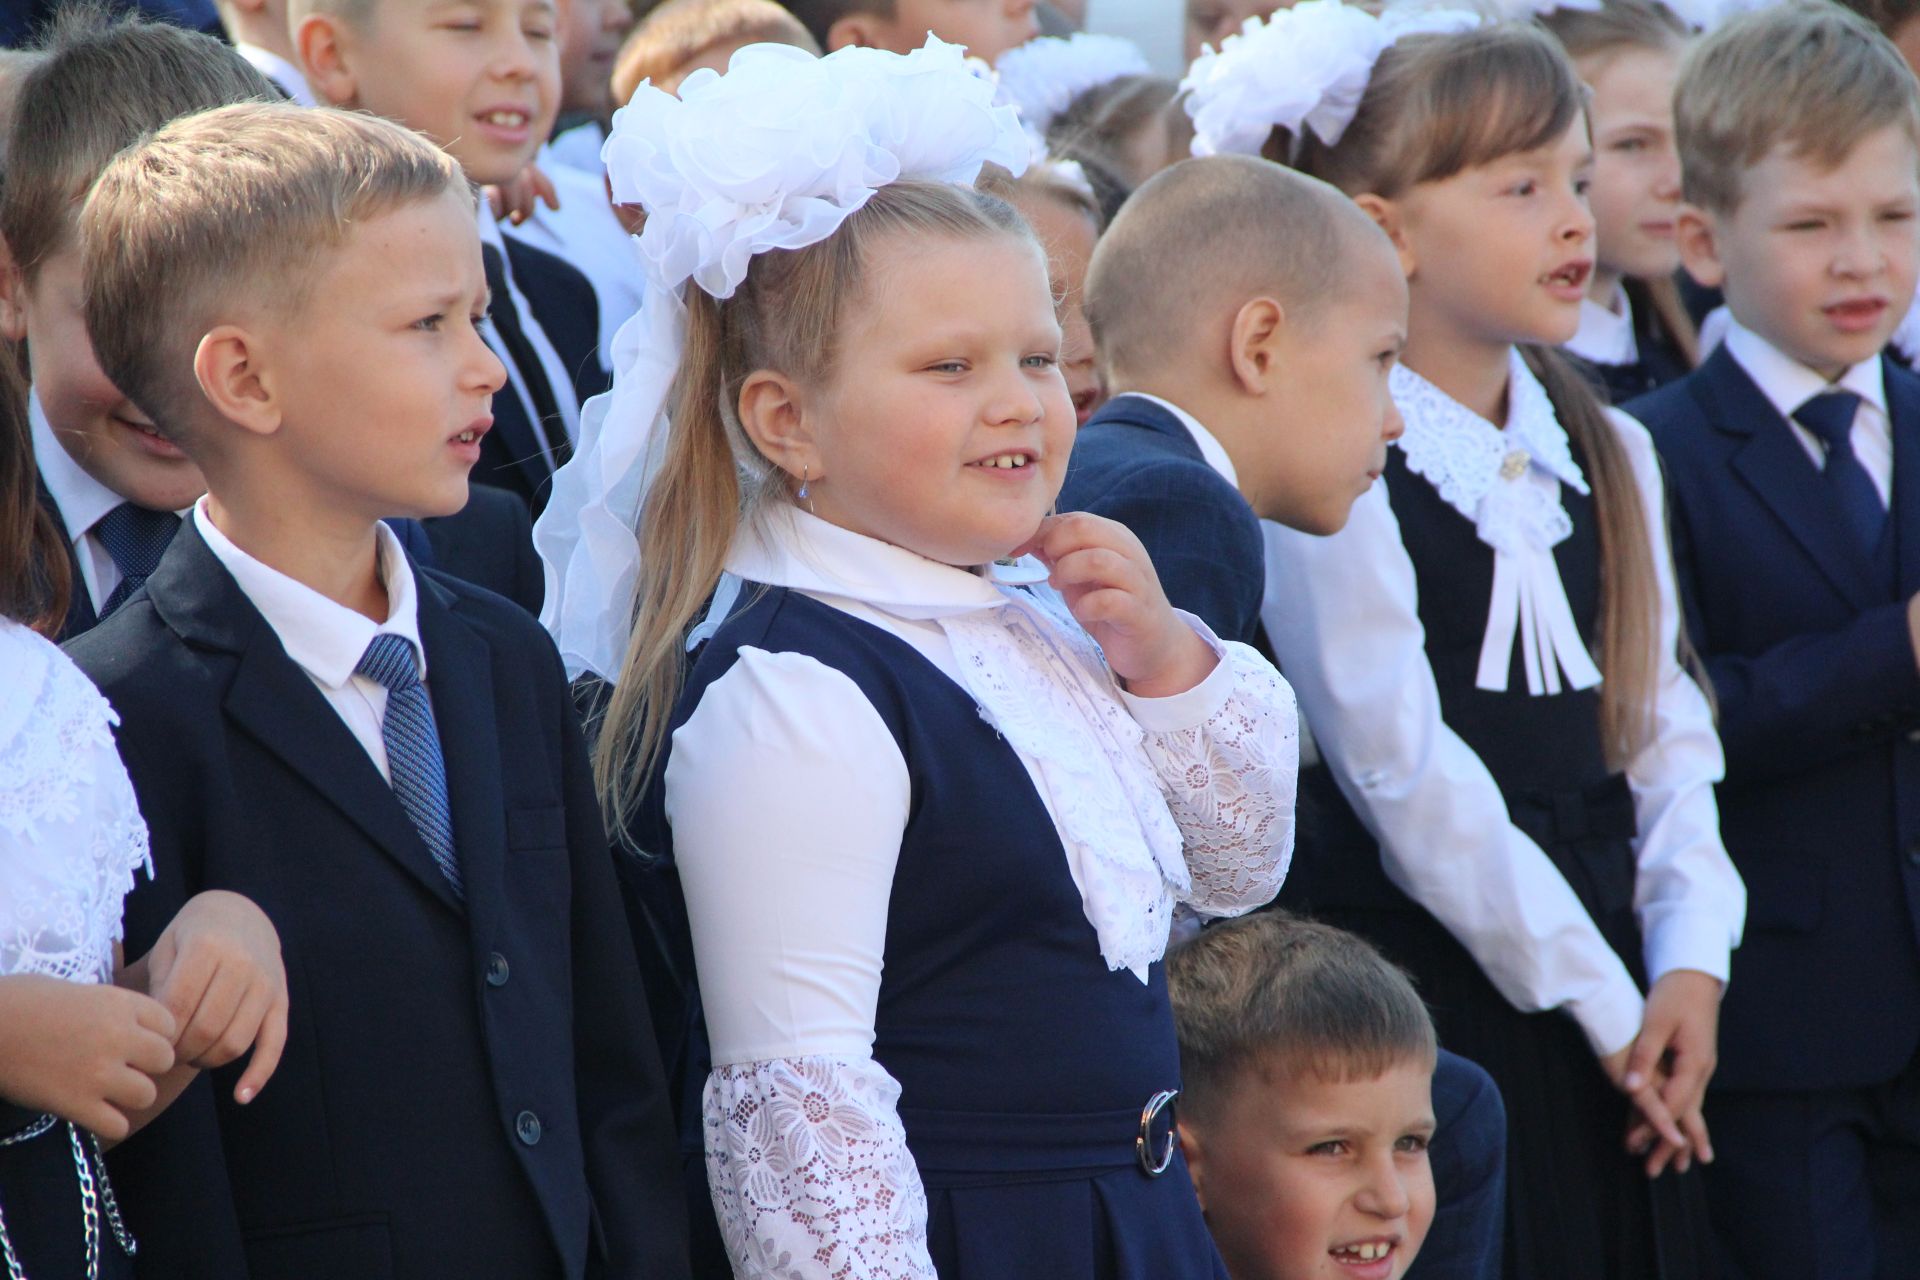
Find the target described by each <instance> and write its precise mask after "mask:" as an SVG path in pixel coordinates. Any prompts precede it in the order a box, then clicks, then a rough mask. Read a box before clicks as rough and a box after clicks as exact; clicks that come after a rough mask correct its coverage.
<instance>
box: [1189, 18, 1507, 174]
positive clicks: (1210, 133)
mask: <svg viewBox="0 0 1920 1280" xmlns="http://www.w3.org/2000/svg"><path fill="white" fill-rule="evenodd" d="M1480 23H1481V17H1480V15H1479V14H1477V13H1472V12H1468V11H1466V10H1463V9H1426V8H1418V7H1409V8H1403V9H1389V10H1388V11H1387V13H1386V14H1385V15H1384V16H1382V17H1378V18H1376V17H1375V16H1374V15H1372V14H1370V13H1368V12H1367V11H1366V10H1365V9H1361V8H1358V7H1356V6H1354V5H1350V4H1345V3H1342V0H1301V2H1300V3H1299V4H1297V5H1295V6H1294V7H1293V8H1291V9H1281V10H1279V11H1277V12H1276V13H1274V14H1273V16H1271V17H1269V18H1267V19H1265V20H1262V19H1260V18H1248V19H1247V21H1246V24H1245V25H1244V26H1242V27H1241V28H1240V30H1239V32H1238V33H1237V34H1235V35H1231V36H1228V37H1227V38H1226V40H1225V41H1223V42H1222V43H1221V46H1220V48H1219V50H1218V51H1215V50H1214V49H1212V48H1210V47H1209V48H1207V49H1204V50H1202V51H1201V54H1200V56H1199V57H1198V58H1196V59H1194V62H1193V66H1192V68H1191V69H1190V70H1189V71H1188V72H1187V78H1186V79H1185V80H1183V81H1181V82H1180V88H1181V91H1182V92H1184V93H1185V94H1186V96H1187V114H1188V115H1189V116H1191V117H1193V129H1194V132H1193V154H1194V155H1196V156H1211V155H1258V154H1260V149H1261V148H1262V147H1263V146H1264V145H1265V144H1266V141H1267V137H1268V135H1270V134H1271V133H1272V132H1273V131H1274V129H1276V128H1284V129H1286V130H1287V131H1288V132H1289V133H1291V134H1293V135H1294V136H1295V137H1296V138H1298V137H1299V136H1300V135H1301V131H1302V130H1303V129H1311V130H1313V133H1314V136H1316V137H1318V138H1319V139H1320V141H1322V142H1324V143H1326V144H1327V145H1328V146H1334V145H1335V144H1337V143H1338V142H1339V141H1340V137H1341V135H1342V134H1344V133H1345V132H1346V131H1347V126H1348V125H1350V124H1352V123H1353V117H1354V114H1355V113H1356V112H1357V111H1359V110H1360V100H1361V98H1362V97H1364V96H1365V94H1366V92H1367V82H1368V81H1369V80H1370V79H1372V77H1373V66H1374V63H1376V62H1378V61H1379V60H1380V55H1381V54H1382V53H1385V52H1386V51H1387V49H1388V48H1390V47H1391V46H1392V45H1393V43H1394V41H1396V40H1399V39H1401V38H1402V37H1404V36H1410V35H1423V34H1433V33H1449V32H1455V31H1468V30H1471V29H1473V28H1474V27H1477V26H1479V25H1480Z"/></svg>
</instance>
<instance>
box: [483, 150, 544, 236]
mask: <svg viewBox="0 0 1920 1280" xmlns="http://www.w3.org/2000/svg"><path fill="white" fill-rule="evenodd" d="M484 190H485V191H486V196H487V205H488V207H489V208H491V209H492V210H493V216H494V219H495V220H496V221H498V220H499V219H501V218H505V219H507V220H508V221H509V222H511V223H513V225H514V226H516V227H517V226H519V225H520V224H521V223H523V222H525V221H526V220H527V219H528V218H531V217H532V216H533V214H534V210H535V209H537V208H538V207H539V202H540V201H542V200H544V201H546V202H547V208H549V209H558V208H559V207H560V191H559V189H558V188H557V187H555V186H554V185H553V179H551V178H549V177H548V176H547V175H546V174H544V173H542V172H541V171H540V168H539V166H537V165H531V164H530V165H528V166H527V167H526V168H524V169H522V170H521V171H520V175H519V176H518V177H516V178H514V179H513V180H512V181H511V182H508V183H505V184H504V185H501V186H497V187H486V188H484Z"/></svg>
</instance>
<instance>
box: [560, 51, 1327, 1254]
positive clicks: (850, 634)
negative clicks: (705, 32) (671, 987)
mask: <svg viewBox="0 0 1920 1280" xmlns="http://www.w3.org/2000/svg"><path fill="white" fill-rule="evenodd" d="M991 93H992V87H991V86H990V85H988V84H986V83H985V82H983V81H979V80H976V79H974V78H972V77H971V76H969V75H968V73H967V72H966V71H965V69H964V68H963V66H962V63H961V59H960V56H959V54H958V52H957V51H956V50H954V49H953V48H952V47H950V46H943V45H940V44H939V43H938V42H937V41H934V42H930V43H929V44H928V46H927V47H926V48H924V49H922V50H920V51H918V52H917V53H914V54H911V55H907V56H905V57H900V56H896V55H892V54H887V53H882V52H879V51H875V50H865V49H847V50H842V51H840V52H838V53H836V54H833V55H830V56H829V57H827V58H825V59H823V60H820V61H812V60H809V59H806V58H804V57H802V56H798V55H795V54H794V53H793V51H792V50H784V49H777V48H773V47H770V46H756V47H750V48H748V49H745V50H743V51H741V52H740V53H738V54H736V55H735V56H734V59H733V61H732V64H731V66H730V67H729V70H728V71H727V73H726V75H724V76H714V75H711V74H710V73H705V72H702V73H699V74H698V75H696V76H694V77H692V78H690V79H689V80H688V81H687V82H686V83H685V84H684V85H683V86H682V87H681V93H680V98H679V99H678V100H677V101H676V100H674V99H671V98H667V97H666V96H665V95H661V94H655V93H653V92H652V91H651V90H648V89H642V90H641V91H640V94H639V95H637V96H636V98H635V100H634V104H633V105H632V106H630V107H629V108H627V109H626V111H624V112H623V113H622V114H621V115H620V116H618V117H616V119H615V122H614V131H613V137H612V140H611V141H610V143H609V148H608V161H609V168H610V172H611V174H612V179H613V183H614V188H615V196H616V198H617V199H619V200H621V201H622V202H631V203H638V204H640V205H641V206H643V207H644V208H645V209H646V210H647V211H648V219H647V224H646V229H645V232H644V233H643V234H642V236H641V238H640V252H641V255H642V257H643V259H644V260H645V261H646V262H647V263H648V266H649V270H650V272H651V273H652V277H653V288H654V290H655V293H654V295H653V296H651V297H650V298H649V301H648V305H647V307H646V308H645V309H643V310H642V312H641V314H640V317H639V318H638V319H637V320H636V321H634V322H633V324H634V327H635V332H634V333H633V334H631V335H624V336H625V337H627V338H629V339H638V338H640V337H641V335H640V328H641V327H644V326H646V325H649V324H653V325H656V326H662V327H661V328H659V329H658V331H657V332H656V333H654V334H650V335H647V336H645V338H644V340H630V341H625V342H623V343H622V344H621V347H622V349H623V350H624V351H625V352H626V353H627V360H626V362H625V363H624V364H623V367H622V368H621V370H620V372H619V374H618V375H617V377H616V383H615V388H614V391H613V392H612V394H611V397H610V399H609V400H608V401H607V402H606V403H605V404H603V405H600V406H598V407H597V408H595V409H594V410H593V411H590V412H589V414H588V423H589V431H588V434H587V436H586V439H585V441H584V442H583V446H582V448H581V451H580V453H579V454H578V455H577V456H576V458H575V460H574V461H573V462H572V463H570V464H569V466H568V467H567V468H565V469H563V470H562V471H561V473H560V475H559V477H558V479H557V481H556V486H555V495H554V499H553V502H552V504H551V505H550V506H549V507H548V508H547V510H546V512H545V513H544V515H543V516H542V519H541V521H540V524H539V526H538V527H537V528H536V531H535V533H536V541H537V542H538V543H539V544H540V546H541V549H542V553H543V555H545V556H546V557H547V560H548V565H549V583H550V588H551V589H550V591H549V604H548V614H547V621H548V625H549V626H550V627H551V628H552V629H554V631H555V634H556V636H557V637H558V639H559V642H560V647H561V651H562V653H563V654H565V655H568V658H569V661H570V662H571V663H573V664H574V665H575V666H576V667H580V666H586V667H591V668H593V669H595V670H597V671H599V672H601V673H602V674H604V675H607V676H609V677H610V678H613V679H614V680H615V681H616V685H615V691H614V694H613V698H612V702H611V706H610V710H609V712H608V715H607V717H606V721H605V724H604V726H603V729H602V738H601V743H600V749H599V765H600V768H601V783H602V787H603V791H604V793H605V794H606V796H607V798H608V800H609V807H610V809H611V811H612V812H613V813H614V814H615V816H616V817H617V818H618V819H619V820H620V822H621V824H622V826H623V827H624V828H625V829H626V830H627V831H628V832H629V833H630V834H631V835H632V836H633V837H634V839H635V842H636V843H637V844H639V845H640V846H641V847H642V848H645V849H647V850H648V851H649V852H651V853H653V854H655V855H656V856H657V857H658V859H659V861H658V862H657V863H656V867H655V870H656V871H657V870H659V869H660V867H662V866H664V865H667V860H668V859H669V858H670V859H671V865H672V866H673V867H674V868H675V869H676V870H677V872H678V875H679V878H680V882H681V884H682V886H683V888H684V894H685V907H686V911H687V915H688V918H689V922H690V925H691V937H692V951H693V959H694V960H695V962H696V967H697V971H698V981H699V996H700V1000H701V1003H702V1004H703V1005H704V1015H705V1020H706V1029H707V1032H708V1033H709V1036H710V1040H711V1047H712V1053H711V1061H712V1064H713V1070H712V1073H711V1075H710V1076H709V1077H708V1078H707V1080H706V1083H705V1090H704V1099H703V1121H702V1122H703V1124H704V1129H705V1147H706V1164H707V1173H708V1178H709V1182H710V1188H711V1195H712V1201H713V1205H714V1208H715V1210H716V1212H717V1216H718V1219H719V1227H720V1231H721V1234H722V1236H723V1238H724V1240H725V1242H726V1247H727V1251H728V1253H729V1255H730V1262H731V1265H732V1267H733V1269H734V1273H735V1274H736V1275H740V1276H751V1277H760V1276H781V1277H788V1276H794V1277H815V1276H819V1277H825V1276H847V1275H851V1276H863V1277H903V1276H931V1275H934V1274H936V1273H937V1274H938V1275H940V1276H942V1277H946V1278H947V1280H955V1278H956V1277H958V1278H964V1277H969V1276H972V1277H983V1278H991V1280H999V1278H1000V1277H1005V1276H1010V1275H1046V1276H1049V1277H1066V1278H1069V1280H1071V1278H1072V1277H1096V1276H1099V1277H1116V1278H1117V1277H1138V1278H1139V1280H1148V1278H1149V1277H1152V1278H1153V1280H1183V1278H1185V1277H1196V1278H1198V1277H1220V1276H1224V1271H1223V1270H1222V1269H1221V1266H1220V1263H1219V1260H1218V1256H1217V1254H1215V1252H1214V1250H1213V1247H1212V1244H1211V1242H1210V1241H1209V1239H1208V1237H1207V1233H1206V1227H1205V1224H1204V1222H1203V1220H1202V1218H1201V1215H1200V1212H1199V1208H1198V1204H1197V1202H1196V1201H1195V1199H1194V1196H1193V1191H1192V1187H1191V1183H1190V1182H1189V1181H1188V1180H1187V1177H1186V1172H1185V1166H1184V1164H1183V1163H1182V1162H1181V1161H1180V1158H1179V1156H1178V1153H1177V1150H1176V1149H1175V1146H1174V1144H1173V1142H1172V1140H1171V1133H1172V1129H1171V1120H1172V1116H1171V1109H1170V1107H1169V1105H1168V1103H1169V1101H1170V1095H1171V1094H1172V1093H1173V1091H1175V1090H1177V1089H1178V1087H1179V1082H1178V1078H1177V1077H1178V1053H1177V1046H1176V1043H1175V1040H1174V1034H1173V1025H1172V1019H1171V1012H1170V1009H1169V1006H1168V1003H1167V997H1166V984H1165V979H1164V974H1163V966H1162V964H1161V960H1162V955H1163V953H1164V951H1165V949H1166V946H1167V941H1168V928H1169V924H1170V920H1171V916H1172V913H1173V910H1174V908H1175V907H1176V905H1179V904H1182V903H1184V904H1187V905H1188V906H1190V907H1191V908H1192V909H1194V910H1196V911H1198V912H1200V913H1201V914H1203V915H1215V916H1220V915H1232V914H1236V913H1239V912H1243V911H1246V910H1250V909H1252V908H1254V907H1257V906H1260V905H1262V904H1264V903H1265V902H1267V901H1268V900H1270V899H1271V898H1272V896H1273V894H1274V892H1275V891H1276V890H1277V888H1278V886H1279V883H1280V880H1281V877H1282V875H1283V874H1284V872H1285V868H1286V865H1287V860H1288V857H1289V855H1290V853H1291V849H1292V833H1293V790H1294V772H1295V765H1296V756H1295V737H1294V735H1295V719H1294V709H1293V700H1292V694H1291V691H1290V690H1289V689H1288V688H1287V686H1286V685H1285V683H1284V682H1282V681H1281V680H1280V678H1279V676H1278V675H1277V673H1275V672H1274V671H1273V669H1272V667H1271V666H1270V665H1268V664H1267V663H1266V662H1264V661H1263V660H1262V659H1260V658H1259V657H1258V656H1257V655H1255V654H1254V653H1253V652H1252V651H1251V650H1249V649H1247V648H1245V647H1244V646H1240V645H1235V644H1223V643H1221V642H1220V641H1218V640H1217V639H1215V638H1214V637H1213V636H1212V635H1211V634H1210V633H1209V632H1208V631H1207V630H1206V628H1205V627H1204V626H1202V625H1200V624H1199V623H1198V622H1197V620H1195V619H1193V618H1191V617H1188V616H1185V615H1180V614H1177V613H1175V612H1174V611H1173V610H1172V609H1171V608H1170V607H1169V606H1168V605H1167V602H1166V599H1165V596H1164V595H1163V594H1162V592H1161V590H1160V587H1159V583H1158V580H1157V578H1156V577H1155V575H1154V573H1153V569H1152V566H1151V564H1149V563H1148V562H1147V560H1146V557H1145V553H1144V552H1143V551H1142V550H1141V548H1140V546H1139V543H1138V542H1137V541H1136V540H1135V539H1134V538H1133V537H1132V535H1130V534H1128V533H1127V532H1126V531H1125V530H1124V529H1122V528H1121V527H1120V526H1118V525H1116V524H1113V523H1111V522H1108V521H1104V520H1100V519H1098V518H1095V517H1090V516H1085V515H1072V516H1062V517H1054V516H1051V515H1050V514H1049V512H1050V510H1051V507H1052V504H1053V499H1054V495H1055V494H1056V493H1057V492H1058V490H1059V488H1060V485H1061V482H1062V479H1063V477H1064V474H1065V468H1066V465H1067V454H1068V451H1069V449H1070V447H1071V444H1072V440H1073V433H1074V416H1073V409H1072V406H1071V404H1070V403H1069V400H1068V397H1067V392H1066V386H1065V383H1064V381H1063V380H1062V378H1061V376H1060V373H1059V370H1058V368H1057V359H1058V353H1059V346H1060V341H1061V335H1060V328H1059V325H1058V323H1057V320H1056V318H1055V309H1054V301H1053V298H1052V295H1051V293H1050V290H1049V288H1048V282H1047V271H1046V262H1045V258H1044V255H1043V253H1042V251H1041V250H1040V248H1039V246H1038V244H1037V243H1036V242H1035V240H1034V239H1033V236H1032V234H1031V233H1030V232H1029V231H1028V230H1027V228H1026V227H1025V225H1024V224H1023V223H1022V222H1021V221H1020V219H1019V217H1018V215H1017V214H1015V213H1014V212H1013V211H1012V209H1011V208H1010V207H1009V206H1008V205H1006V204H1005V203H1003V202H1002V201H1000V200H998V199H996V198H994V197H992V196H989V195H985V194H983V193H980V192H978V191H976V190H974V189H973V188H972V186H971V185H970V184H971V183H972V182H973V180H974V178H975V177H976V176H977V174H978V172H979V170H980V168H981V165H982V163H983V162H985V161H989V160H991V161H995V162H997V163H1000V164H1002V165H1004V166H1005V167H1007V168H1008V169H1010V170H1013V171H1015V172H1018V171H1019V170H1020V169H1021V168H1022V167H1023V165H1024V158H1025V156H1026V155H1027V154H1028V148H1027V144H1026V141H1025V139H1024V138H1023V137H1022V135H1021V132H1020V128H1019V125H1018V122H1017V119H1016V118H1015V115H1014V113H1013V111H1012V110H1011V109H1009V108H1005V107H994V106H992V105H991ZM1027 552H1031V553H1032V554H1031V555H1030V556H1023V553H1027ZM723 574H724V577H725V582H724V583H723V582H722V578H723ZM716 588H718V589H719V590H718V594H717V596H716V597H715V599H714V603H713V604H712V608H711V611H709V608H708V600H709V596H710V595H714V593H715V592H716ZM610 601H611V602H613V603H611V605H610V604H609V602H610ZM703 613H704V614H707V615H708V621H707V622H706V623H705V624H703V625H702V626H701V627H700V628H699V629H698V631H697V632H696V633H695V643H696V644H701V647H700V648H699V651H698V656H697V658H696V659H695V660H694V662H693V664H692V666H691V668H690V669H688V668H687V666H686V664H685V661H684V659H683V657H682V649H683V648H684V647H685V644H686V641H685V637H686V636H687V634H688V628H690V627H692V626H693V624H695V623H696V622H698V621H699V620H700V617H701V615H702V614H703ZM702 642H703V643H702Z"/></svg>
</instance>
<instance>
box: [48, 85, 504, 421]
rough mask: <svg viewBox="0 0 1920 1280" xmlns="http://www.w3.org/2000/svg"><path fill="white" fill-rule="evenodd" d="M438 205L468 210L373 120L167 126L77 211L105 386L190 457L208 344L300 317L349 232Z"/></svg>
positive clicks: (462, 187)
mask: <svg viewBox="0 0 1920 1280" xmlns="http://www.w3.org/2000/svg"><path fill="white" fill-rule="evenodd" d="M448 193H459V194H460V195H462V196H464V197H466V198H468V199H472V198H473V196H472V186H471V184H469V183H468V182H467V179H466V177H465V176H464V175H463V174H462V173H461V171H460V167H459V165H458V164H456V163H455V162H454V160H453V158H452V157H451V156H448V155H447V154H446V153H445V152H443V151H441V150H440V149H439V148H438V147H435V146H434V145H433V144H432V143H430V142H428V141H427V140H426V139H424V138H422V137H421V136H420V135H419V134H416V133H413V132H412V131H410V130H408V129H404V128H402V127H401V126H399V125H397V124H393V123H391V122H389V121H386V120H380V119H377V118H375V117H373V116H369V115H363V114H360V113H357V112H346V111H336V110H332V109H330V108H324V107H300V106H295V105H293V104H292V103H253V104H247V105H244V106H234V107H222V108H220V109H218V110H214V111H206V112H202V113H200V114H199V115H194V116H188V117H186V118H184V119H181V120H177V121H175V122H174V123H172V124H170V125H168V126H167V127H165V128H164V129H162V130H160V131H159V132H158V133H157V134H155V135H153V136H152V137H150V138H148V139H146V140H145V141H144V142H142V143H141V144H139V145H138V146H135V147H131V148H129V149H128V150H126V151H123V152H121V153H120V155H119V156H117V157H115V159H114V160H113V162H112V163H111V164H109V165H108V166H107V168H106V171H105V172H103V173H102V174H101V175H100V180H99V182H98V183H97V184H95V186H94V189H93V193H92V194H91V195H90V196H88V198H87V203H86V207H85V208H84V209H83V210H82V212H81V219H80V221H81V227H80V239H81V249H82V253H83V256H84V262H85V273H86V291H87V297H86V319H87V333H88V336H89V337H91V338H92V340H93V348H94V352H95V354H96V355H97V356H98V357H99V360H100V367H101V369H102V371H104V372H105V373H106V375H107V377H109V378H110V379H112V381H113V384H114V385H115V386H117V387H119V388H120V389H121V390H122V391H123V392H125V393H126V395H127V398H128V399H130V400H132V401H133V402H134V403H135V404H137V405H139V406H140V408H141V409H143V410H145V411H146V413H147V414H148V415H149V416H150V417H152V418H153V420H154V422H155V423H156V424H157V425H158V427H159V428H160V430H161V431H162V432H163V433H165V434H167V435H168V436H171V437H175V438H179V437H181V436H186V437H188V438H189V443H190V438H191V436H192V434H193V431H192V423H193V422H194V421H195V419H196V417H197V414H196V409H197V407H198V406H199V405H201V404H203V403H204V397H203V396H202V394H201V392H200V389H199V385H198V383H197V381H196V380H195V377H194V372H193V359H194V351H195V349H196V348H197V347H198V345H199V342H200V339H201V338H202V337H203V336H204V335H205V334H206V333H207V332H208V331H209V330H211V329H212V328H214V327H215V326H217V325H219V324H221V323H224V322H227V321H229V320H237V319H240V318H241V316H242V315H243V314H244V312H245V311H246V309H248V308H250V307H257V306H260V305H262V304H263V302H264V305H267V306H270V307H273V308H275V309H276V310H277V311H278V312H279V313H281V314H286V313H297V312H298V310H299V309H300V308H301V307H302V306H303V305H304V304H305V301H306V299H307V296H308V294H309V293H310V291H311V288H312V285H313V283H314V280H315V278H316V276H317V274H318V271H319V269H320V267H321V261H322V258H323V256H324V254H325V253H326V251H327V250H329V249H334V248H338V247H339V246H340V245H342V244H343V243H345V241H346V239H347V236H348V235H349V233H350V232H351V231H352V229H353V227H354V225H355V224H356V223H360V222H364V221H366V220H368V219H370V218H376V217H379V216H380V215H382V214H385V213H389V212H392V211H394V210H396V209H399V208H401V207H403V206H405V205H409V204H412V203H415V202H417V201H425V200H432V199H435V198H437V197H440V196H443V195H446V194H448ZM342 372H343V375H344V374H347V373H349V372H350V371H344V370H343V371H342Z"/></svg>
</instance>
